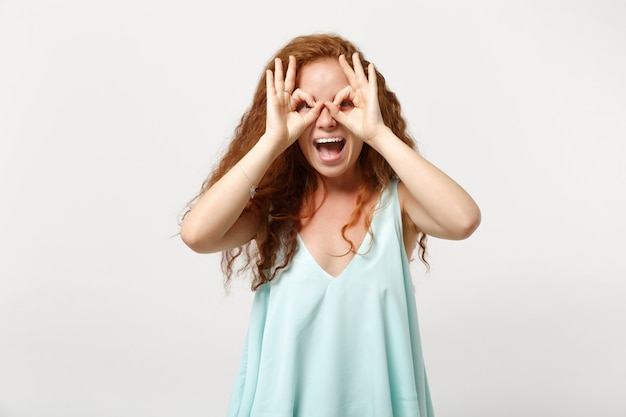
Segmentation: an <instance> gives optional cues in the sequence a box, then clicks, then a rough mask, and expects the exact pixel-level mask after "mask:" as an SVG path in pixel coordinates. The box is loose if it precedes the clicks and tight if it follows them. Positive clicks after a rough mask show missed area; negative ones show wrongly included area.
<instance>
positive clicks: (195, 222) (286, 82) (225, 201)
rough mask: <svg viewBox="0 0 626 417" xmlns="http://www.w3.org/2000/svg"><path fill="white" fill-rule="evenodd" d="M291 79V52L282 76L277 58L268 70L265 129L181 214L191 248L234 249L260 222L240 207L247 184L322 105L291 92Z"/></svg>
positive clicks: (293, 66) (246, 195)
mask: <svg viewBox="0 0 626 417" xmlns="http://www.w3.org/2000/svg"><path fill="white" fill-rule="evenodd" d="M295 79H296V60H295V58H294V57H289V66H288V67H287V74H286V76H285V78H284V79H283V67H282V62H281V60H280V59H278V58H277V59H276V60H275V71H274V72H272V71H270V70H268V71H267V72H266V77H265V84H266V85H265V86H266V90H267V120H266V126H265V133H264V134H263V136H261V138H260V139H259V141H258V142H257V143H256V144H255V145H254V147H253V148H252V149H251V150H250V151H249V152H248V153H247V154H246V155H245V156H243V158H241V160H240V161H239V162H238V163H237V164H236V165H235V166H234V167H233V168H232V169H231V170H230V171H228V172H227V173H226V174H225V175H224V176H223V177H222V178H220V179H219V180H218V181H217V182H216V183H215V184H213V186H211V188H209V189H208V190H206V191H205V192H204V193H203V194H202V195H201V197H200V199H199V200H198V202H197V203H196V204H195V205H194V207H193V208H192V209H191V210H190V211H189V212H188V213H187V215H186V216H185V218H184V219H183V223H182V225H181V231H180V233H181V238H182V239H183V241H184V242H185V243H186V244H187V245H188V246H189V247H190V248H191V249H193V250H194V251H196V252H201V253H209V252H218V251H223V250H228V249H232V248H235V247H238V246H241V245H243V244H245V243H247V242H249V241H250V240H251V239H253V238H254V236H255V235H256V232H257V230H258V228H259V225H260V221H261V219H260V218H258V216H259V214H253V213H250V212H244V208H245V207H246V204H247V203H248V200H249V199H250V198H251V197H252V196H251V192H250V187H252V186H255V185H256V184H258V183H259V181H260V180H261V178H262V177H263V175H264V174H265V172H266V171H267V169H268V168H269V166H270V164H271V163H272V162H273V161H274V159H275V158H276V157H277V156H278V155H280V154H281V153H282V152H283V151H284V150H285V149H287V148H288V147H289V146H291V144H292V143H294V142H295V141H296V140H297V138H298V137H299V136H300V134H301V133H302V131H304V129H305V128H306V127H307V126H309V125H310V124H311V123H312V122H313V121H314V120H315V119H316V118H317V116H318V115H319V113H320V111H321V109H322V103H317V104H316V103H315V102H314V100H313V98H312V97H311V96H310V95H308V94H307V93H305V92H303V91H301V90H296V91H293V90H294V88H295ZM301 102H307V104H308V105H309V106H310V107H311V110H310V111H308V112H306V113H304V114H300V113H298V112H297V111H296V108H297V106H298V104H299V103H301Z"/></svg>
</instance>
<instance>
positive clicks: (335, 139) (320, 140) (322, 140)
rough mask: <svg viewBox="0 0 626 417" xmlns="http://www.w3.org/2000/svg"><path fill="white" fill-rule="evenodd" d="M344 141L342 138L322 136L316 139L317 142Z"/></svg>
mask: <svg viewBox="0 0 626 417" xmlns="http://www.w3.org/2000/svg"><path fill="white" fill-rule="evenodd" d="M341 141H343V139H342V138H322V139H316V140H315V143H318V144H320V143H337V142H341Z"/></svg>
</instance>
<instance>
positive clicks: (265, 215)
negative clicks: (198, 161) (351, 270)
mask: <svg viewBox="0 0 626 417" xmlns="http://www.w3.org/2000/svg"><path fill="white" fill-rule="evenodd" d="M354 52H359V56H360V57H361V64H362V65H363V68H364V69H365V72H366V74H367V73H368V65H369V62H368V61H367V60H365V59H364V57H363V54H362V53H361V52H360V51H359V50H358V49H357V47H356V46H355V45H354V44H352V43H351V42H349V41H348V40H346V39H344V38H342V37H341V36H338V35H335V34H313V35H306V36H299V37H296V38H294V39H292V40H291V41H290V42H289V43H287V44H286V45H285V46H284V47H283V48H282V49H280V50H279V51H278V52H277V53H276V57H278V58H280V59H281V60H282V61H283V62H284V63H286V62H288V60H289V56H290V55H293V56H295V58H296V65H297V66H296V74H299V73H300V69H301V68H302V67H303V66H305V65H307V64H309V63H311V62H314V61H317V60H320V59H324V58H338V57H339V56H340V55H345V56H346V58H348V59H347V61H348V63H349V64H350V65H351V66H352V60H351V59H350V57H351V56H352V54H353V53H354ZM265 69H271V70H272V71H274V57H272V59H270V60H269V61H268V63H267V65H266V67H265ZM265 69H264V70H263V72H262V74H263V75H262V76H261V77H260V79H259V82H258V85H257V88H256V91H255V93H254V98H253V101H252V105H251V106H250V108H249V109H248V110H247V111H246V112H245V113H244V114H243V116H242V117H241V120H240V122H239V124H238V125H237V127H236V129H235V131H234V135H233V138H232V140H231V142H230V144H229V146H228V148H227V149H226V152H225V153H224V155H223V157H222V159H221V160H220V162H219V163H218V165H217V168H216V169H215V170H214V171H213V172H212V174H210V175H209V176H208V177H207V178H206V179H205V181H204V182H203V184H202V187H201V190H200V192H199V193H198V195H196V196H195V197H194V199H192V200H191V202H190V203H189V204H188V206H187V211H186V213H187V212H189V210H190V209H191V208H192V207H193V205H194V204H195V202H196V201H197V200H198V199H199V198H200V197H201V196H202V194H203V193H204V192H205V190H207V189H208V188H210V187H211V186H212V185H213V184H215V182H217V181H218V180H219V179H220V178H221V177H222V176H223V175H224V174H225V173H226V172H228V171H229V170H230V169H231V168H232V167H233V166H234V165H235V164H236V163H237V162H238V161H239V160H240V159H241V158H242V157H243V156H244V155H245V154H246V153H247V152H248V151H250V149H251V148H252V147H253V146H254V145H255V144H256V143H257V141H258V140H259V138H260V137H261V136H262V135H263V133H264V132H265V119H266V110H267V108H266V102H267V97H266V84H265ZM368 76H369V75H368ZM375 76H376V79H377V82H378V101H379V104H380V110H381V113H382V117H383V121H384V122H385V124H386V125H387V126H388V127H389V128H390V129H391V130H392V131H393V133H394V134H395V135H396V136H397V137H398V138H400V140H402V141H403V142H404V143H406V144H408V145H409V146H411V147H412V148H413V149H416V150H417V146H416V144H415V142H414V140H413V139H412V137H411V136H410V134H409V133H408V131H407V123H406V121H405V119H404V118H403V116H402V112H401V107H400V102H399V101H398V99H397V97H396V95H395V94H394V93H393V92H392V91H390V90H389V88H387V84H386V81H385V78H384V77H383V76H382V74H380V72H378V71H376V74H375ZM296 77H297V75H296ZM297 84H298V79H296V85H297ZM358 163H359V164H360V166H361V167H362V168H365V169H361V170H360V172H361V175H362V181H361V186H360V189H359V192H358V197H357V204H356V208H355V210H354V212H353V213H352V216H351V218H350V220H349V222H348V223H347V224H346V225H344V226H343V228H342V235H343V237H344V239H345V240H346V241H347V242H348V243H349V244H350V247H351V250H354V248H355V246H354V244H353V242H351V241H350V240H349V239H347V237H346V234H345V232H346V230H347V229H348V228H349V227H351V226H354V225H355V224H357V223H358V222H359V220H360V219H361V218H363V216H364V218H365V225H366V227H367V229H368V232H369V233H370V234H371V229H370V225H371V220H372V216H373V209H372V210H367V207H368V206H366V203H367V202H368V201H371V198H372V197H373V196H374V195H379V194H380V193H382V191H383V190H384V188H385V187H386V186H387V185H388V183H389V181H390V180H391V179H394V178H397V175H396V173H395V172H394V171H393V169H392V168H391V166H390V165H389V164H388V163H387V161H386V160H385V159H384V158H383V157H382V156H381V155H380V154H379V153H378V152H376V151H375V150H373V149H372V148H371V147H370V146H368V145H367V144H363V149H362V151H361V154H360V156H359V159H358ZM318 181H319V179H318V175H317V174H316V172H315V170H314V169H313V168H312V167H311V166H310V165H309V164H308V163H307V161H306V159H305V158H304V156H303V155H302V152H301V150H300V147H299V146H298V145H297V142H296V143H294V144H293V145H291V146H290V147H289V148H288V149H287V150H285V151H284V152H283V153H282V154H281V155H279V156H278V157H277V158H276V159H275V160H274V162H273V163H272V164H271V165H270V167H269V169H268V170H267V172H266V173H265V175H264V176H263V178H262V179H261V181H260V182H259V184H258V188H257V190H256V193H255V195H254V199H251V200H250V201H249V202H248V204H247V206H246V208H245V210H248V211H251V212H253V213H257V214H258V215H259V217H260V219H261V224H260V227H259V230H258V232H257V234H256V237H255V239H253V240H252V241H250V242H248V243H247V244H245V245H243V246H241V247H238V248H234V249H230V250H226V251H224V252H222V268H223V271H224V273H225V284H228V283H229V281H230V280H231V278H232V277H233V276H234V275H236V274H239V273H242V272H244V271H246V270H252V273H253V277H252V283H251V287H252V290H256V289H258V288H259V287H260V286H261V285H263V284H264V283H266V282H268V281H271V280H272V279H273V278H274V277H275V276H276V273H277V272H278V271H279V270H281V269H283V268H285V267H286V266H287V265H288V264H289V262H290V260H291V258H292V257H293V255H294V253H295V251H296V247H297V233H298V230H299V226H300V221H301V219H303V218H305V217H308V216H310V215H311V214H313V213H314V211H315V207H314V206H313V205H312V201H311V196H312V195H313V192H314V191H315V190H316V188H317V186H318ZM186 213H185V214H186ZM417 232H418V246H419V248H418V254H419V258H420V259H421V260H422V261H423V262H424V263H425V264H426V265H428V262H427V261H426V235H425V234H424V233H423V232H421V231H420V230H417Z"/></svg>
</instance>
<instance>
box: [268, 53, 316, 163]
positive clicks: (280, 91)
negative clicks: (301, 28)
mask: <svg viewBox="0 0 626 417" xmlns="http://www.w3.org/2000/svg"><path fill="white" fill-rule="evenodd" d="M274 64H275V65H274V68H275V70H274V72H272V70H269V69H268V70H267V71H266V73H265V85H266V90H267V119H266V122H265V135H264V136H266V137H267V138H268V139H269V138H271V139H272V140H274V141H276V142H277V143H278V144H279V145H280V148H281V151H284V150H285V149H287V148H288V147H289V146H290V145H291V144H292V143H294V142H295V141H296V140H298V138H299V137H300V135H301V134H302V132H304V129H306V128H307V127H308V126H309V125H310V124H311V123H313V121H315V119H317V117H318V116H319V114H320V112H321V110H322V107H323V105H324V104H323V103H322V102H319V103H315V100H313V97H312V96H311V95H310V94H308V93H306V92H305V91H302V90H300V89H296V90H295V91H294V88H295V84H296V58H295V57H294V56H290V57H289V65H288V66H287V74H286V75H285V76H284V78H283V63H282V60H281V59H280V58H276V59H275V60H274ZM302 106H307V107H309V110H308V111H301V112H299V111H298V110H299V109H300V107H302Z"/></svg>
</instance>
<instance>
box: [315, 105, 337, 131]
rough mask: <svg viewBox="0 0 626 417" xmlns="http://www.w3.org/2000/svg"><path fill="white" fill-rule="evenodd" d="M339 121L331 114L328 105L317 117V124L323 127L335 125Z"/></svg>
mask: <svg viewBox="0 0 626 417" xmlns="http://www.w3.org/2000/svg"><path fill="white" fill-rule="evenodd" d="M336 125H337V121H336V120H335V119H333V116H331V114H330V110H328V108H327V107H324V108H322V112H321V113H320V115H319V116H318V117H317V126H318V127H322V128H328V127H335V126H336Z"/></svg>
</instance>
